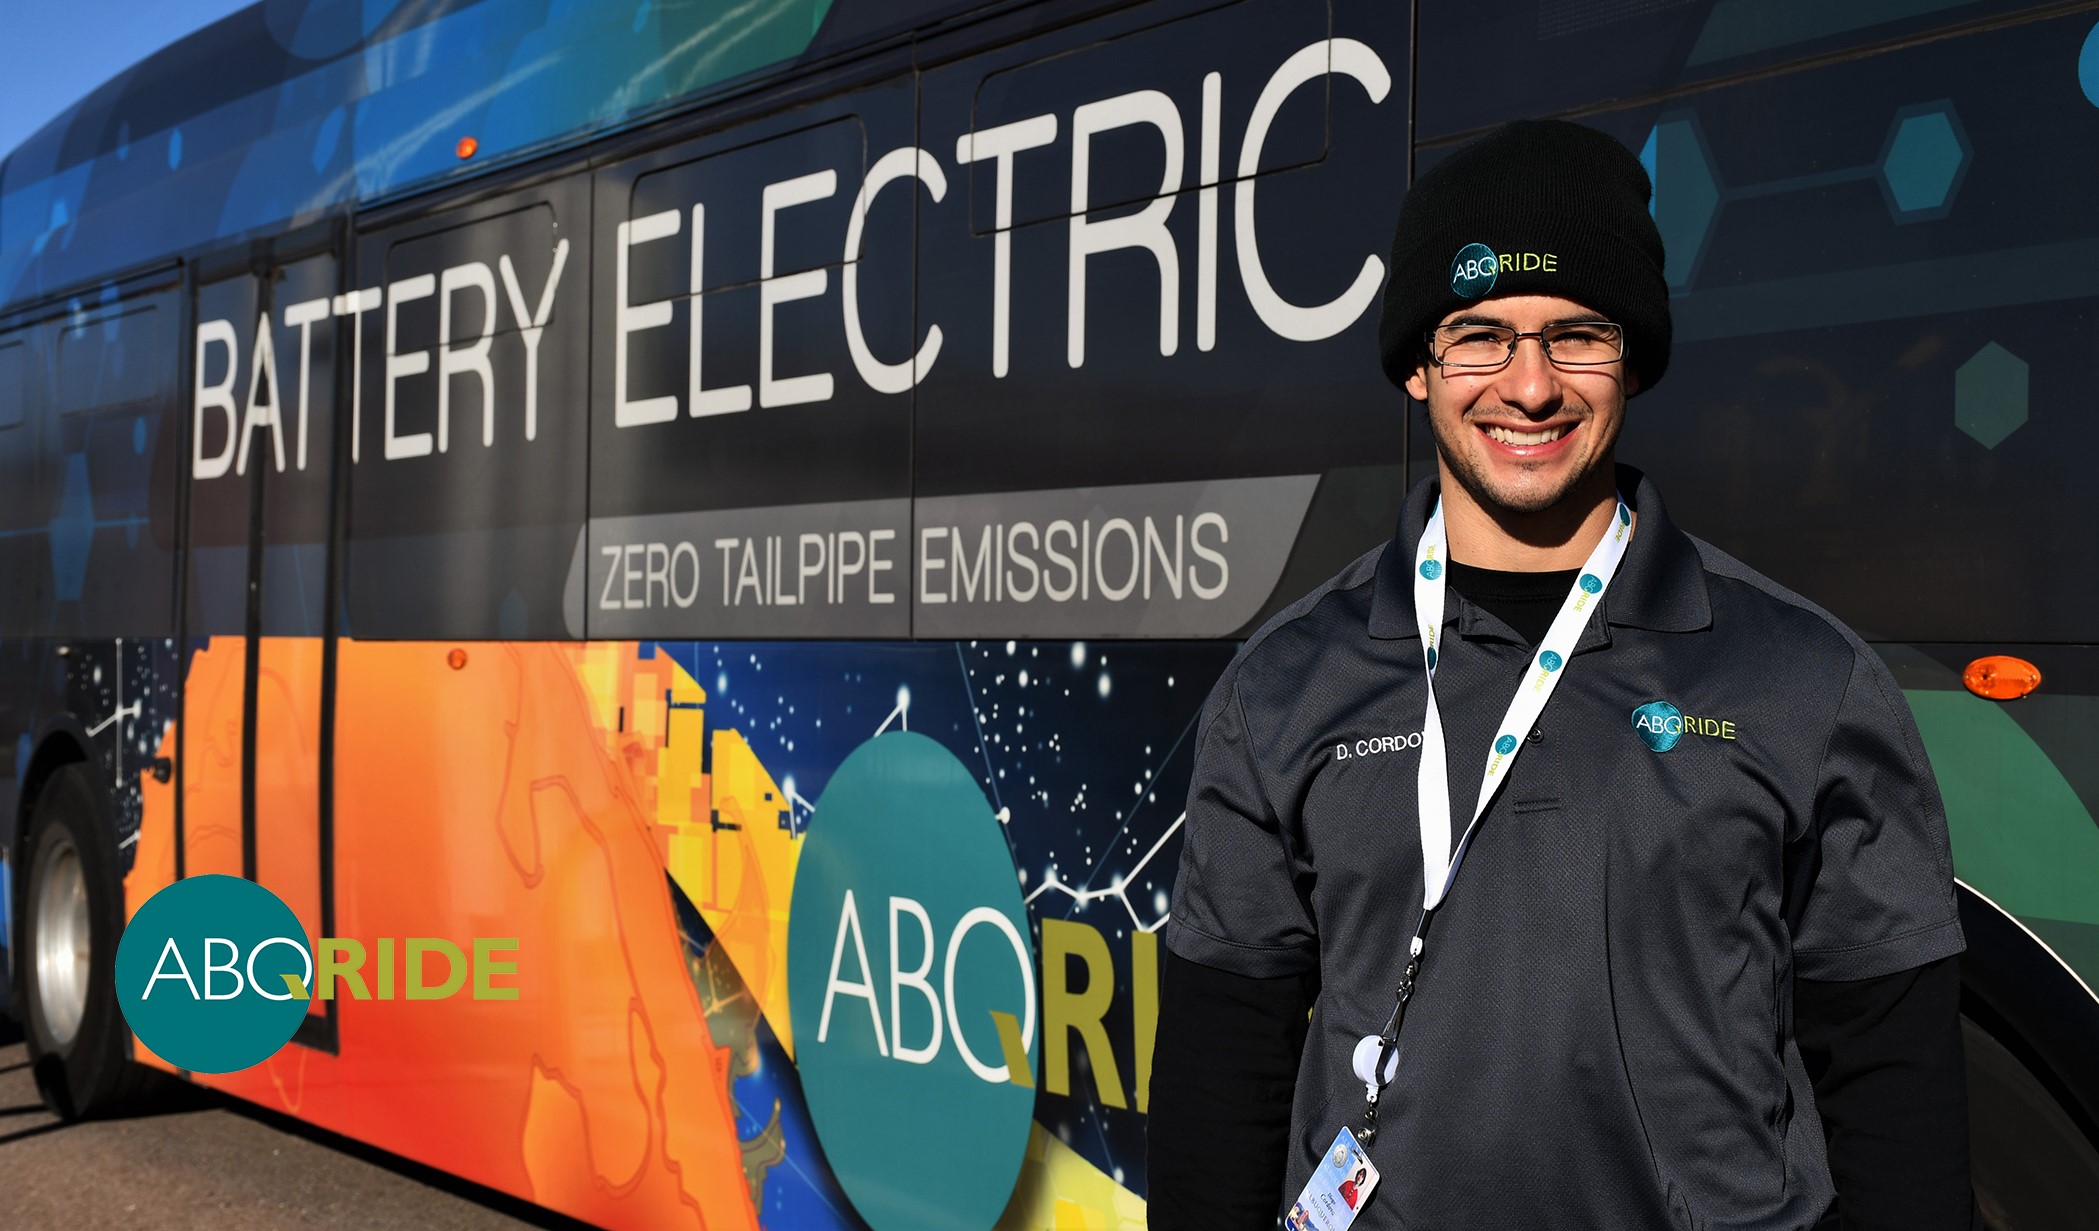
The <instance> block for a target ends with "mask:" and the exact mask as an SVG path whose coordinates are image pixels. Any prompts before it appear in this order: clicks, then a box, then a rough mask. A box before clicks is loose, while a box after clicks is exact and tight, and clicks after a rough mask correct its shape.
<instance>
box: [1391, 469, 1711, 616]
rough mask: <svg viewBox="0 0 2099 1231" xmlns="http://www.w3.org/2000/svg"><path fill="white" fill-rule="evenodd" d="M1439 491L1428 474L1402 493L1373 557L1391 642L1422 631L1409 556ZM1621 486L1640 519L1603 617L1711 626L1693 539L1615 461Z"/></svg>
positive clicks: (1642, 482)
mask: <svg viewBox="0 0 2099 1231" xmlns="http://www.w3.org/2000/svg"><path fill="white" fill-rule="evenodd" d="M1436 490H1437V489H1436V479H1435V476H1433V475H1431V476H1430V477H1428V478H1426V479H1423V480H1422V481H1421V482H1419V483H1416V484H1415V485H1414V488H1413V490H1412V491H1410V492H1408V493H1407V499H1406V504H1405V506H1404V507H1403V508H1401V510H1400V514H1399V528H1398V530H1397V531H1395V532H1394V534H1393V536H1392V541H1391V542H1390V543H1389V544H1387V545H1386V547H1385V554H1384V555H1383V556H1382V557H1381V558H1380V559H1379V560H1378V565H1377V580H1376V583H1375V586H1374V587H1373V590H1372V596H1371V604H1370V635H1371V636H1373V637H1379V638H1384V639H1388V640H1390V639H1399V638H1409V637H1419V636H1420V635H1421V630H1420V629H1419V628H1417V627H1416V626H1415V624H1414V554H1415V552H1416V551H1417V550H1419V548H1420V544H1421V535H1422V532H1423V531H1425V530H1426V529H1427V528H1428V519H1429V513H1430V511H1431V510H1433V509H1434V507H1435V502H1436ZM1618 490H1619V491H1620V492H1623V493H1625V499H1626V503H1627V504H1629V505H1631V506H1632V508H1633V511H1634V512H1635V513H1638V514H1639V515H1640V521H1639V524H1638V525H1637V526H1636V527H1635V528H1634V530H1633V541H1632V542H1631V543H1629V544H1627V545H1626V549H1625V559H1624V560H1623V561H1621V562H1620V563H1619V565H1618V575H1617V576H1616V577H1614V578H1612V580H1611V588H1610V589H1609V590H1607V591H1605V592H1604V596H1603V605H1602V615H1603V620H1604V622H1605V623H1607V624H1616V625H1619V626H1620V627H1625V628H1644V629H1649V630H1651V631H1654V632H1664V633H1688V632H1696V631H1697V630H1699V629H1702V628H1706V627H1709V626H1711V624H1712V622H1713V608H1712V603H1711V600H1710V599H1709V598H1708V597H1707V595H1706V587H1705V565H1704V563H1703V562H1702V561H1701V560H1700V559H1699V557H1698V546H1697V544H1695V543H1693V542H1692V541H1691V536H1690V535H1688V534H1685V533H1684V532H1683V531H1682V530H1680V529H1678V528H1677V526H1676V523H1675V522H1672V521H1670V520H1669V514H1668V511H1667V510H1666V509H1665V508H1663V506H1662V495H1661V493H1660V492H1658V491H1656V490H1655V486H1654V483H1653V482H1652V481H1651V480H1649V479H1648V477H1647V476H1646V475H1644V474H1642V473H1641V472H1640V471H1638V470H1636V469H1634V468H1633V467H1631V466H1624V465H1621V466H1619V467H1618ZM1445 618H1446V620H1448V619H1449V618H1451V615H1450V614H1446V617H1445ZM1461 631H1463V630H1462V629H1461ZM1599 631H1600V630H1592V631H1591V633H1590V634H1588V635H1585V636H1584V637H1583V639H1582V640H1583V642H1584V643H1585V644H1586V643H1587V642H1589V641H1590V640H1592V638H1593V639H1596V640H1602V638H1600V637H1599V636H1598V635H1597V634H1598V632H1599Z"/></svg>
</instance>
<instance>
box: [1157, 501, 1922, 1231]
mask: <svg viewBox="0 0 2099 1231" xmlns="http://www.w3.org/2000/svg"><path fill="white" fill-rule="evenodd" d="M1619 484H1620V490H1621V491H1622V492H1624V493H1625V494H1626V496H1627V497H1628V503H1630V504H1631V505H1632V506H1633V507H1634V509H1635V510H1636V511H1637V513H1638V515H1639V521H1638V523H1637V527H1636V529H1635V532H1634V534H1633V539H1632V543H1631V545H1630V546H1629V548H1628V549H1627V552H1626V556H1625V560H1624V562H1623V564H1622V565H1621V566H1620V568H1619V571H1618V574H1617V576H1616V578H1615V579H1614V580H1613V581H1612V583H1611V586H1610V589H1609V590H1608V591H1607V592H1606V593H1605V595H1604V599H1603V602H1602V604H1601V605H1600V606H1599V607H1598V609H1597V611H1596V612H1595V614H1594V615H1593V616H1592V617H1591V618H1590V621H1589V625H1588V627H1587V628H1586V629H1585V630H1584V632H1583V634H1582V637H1581V640H1580V642H1579V643H1578V645H1577V647H1576V650H1575V653H1574V654H1573V656H1572V657H1571V659H1570V661H1569V663H1568V667H1567V674H1566V677H1565V678H1564V679H1563V680H1562V681H1561V683H1560V685H1559V688H1558V691H1557V692H1555V693H1554V695H1553V697H1552V701H1551V704H1550V705H1549V706H1547V707H1546V710H1545V713H1544V715H1543V717H1542V718H1541V719H1540V720H1539V723H1538V726H1537V729H1536V730H1534V731H1533V732H1532V738H1531V741H1530V743H1529V744H1528V746H1526V747H1525V748H1524V750H1523V752H1522V753H1521V755H1520V756H1519V758H1518V760H1517V763H1516V766H1515V768H1514V770H1513V771H1512V774H1511V776H1510V778H1509V781H1508V782H1507V783H1506V785H1504V786H1503V788H1502V790H1501V793H1500V794H1499V795H1498V796H1497V797H1496V799H1495V800H1494V803H1493V806H1492V807H1491V808H1489V810H1488V812H1487V815H1486V817H1485V818H1484V819H1483V820H1482V821H1481V823H1480V828H1479V831H1478V833H1477V834H1476V835H1475V837H1474V839H1473V843H1472V850H1471V853H1470V854H1469V855H1468V856H1467V857H1466V861H1465V866H1464V870H1463V872H1462V874H1461V875H1460V876H1459V878H1458V881H1457V884H1456V885H1455V886H1454V887H1453V889H1452V890H1451V893H1450V896H1449V898H1448V899H1447V900H1446V902H1445V904H1444V906H1443V908H1442V909H1441V910H1439V911H1438V912H1437V916H1436V919H1435V922H1434V923H1433V925H1432V926H1431V928H1430V932H1429V939H1428V951H1427V956H1426V959H1425V961H1424V964H1423V967H1422V970H1421V974H1420V978H1419V981H1418V987H1417V991H1416V993H1415V996H1414V1000H1413V1002H1412V1004H1411V1005H1410V1007H1409V1009H1408V1013H1407V1019H1406V1025H1405V1030H1404V1032H1403V1034H1402V1037H1401V1053H1400V1054H1401V1058H1400V1070H1399V1078H1398V1080H1397V1081H1396V1082H1395V1083H1394V1084H1393V1086H1392V1087H1390V1088H1389V1089H1388V1091H1387V1093H1386V1096H1385V1102H1384V1104H1383V1108H1382V1110H1381V1112H1380V1120H1381V1132H1380V1135H1379V1136H1378V1138H1377V1142H1376V1145H1375V1147H1374V1148H1373V1149H1372V1151H1371V1156H1372V1158H1373V1159H1374V1160H1375V1161H1376V1162H1377V1164H1378V1166H1379V1168H1380V1169H1381V1171H1382V1175H1383V1178H1382V1180H1381V1182H1380V1184H1379V1187H1378V1189H1377V1191H1376V1193H1375V1194H1374V1195H1373V1196H1372V1198H1371V1200H1370V1202H1369V1204H1368V1205H1367V1207H1366V1208H1365V1210H1364V1212H1363V1214H1362V1215H1361V1216H1360V1218H1359V1219H1358V1221H1357V1223H1356V1227H1357V1228H1359V1229H1368V1228H1402V1227H1403V1228H1409V1229H1410V1231H1457V1229H1461V1228H1480V1229H1488V1228H1491V1229H1493V1231H1509V1229H1511V1228H1524V1229H1526V1231H1528V1229H1532V1228H1570V1229H1571V1228H1607V1229H1609V1231H1627V1229H1633V1228H1656V1229H1669V1228H1674V1229H1678V1231H1689V1229H1691V1228H1701V1229H1713V1231H1718V1229H1720V1228H1758V1229H1768V1231H1800V1229H1802V1228H1806V1227H1808V1226H1810V1225H1811V1224H1813V1223H1814V1222H1815V1221H1816V1219H1817V1218H1818V1217H1820V1215H1821V1214H1822V1213H1823V1212H1824V1211H1825V1210H1826V1209H1827V1208H1828V1206H1829V1204H1830V1202H1831V1199H1832V1195H1833V1194H1832V1190H1831V1186H1830V1179H1829V1170H1828V1165H1827V1163H1826V1161H1825V1157H1824V1149H1823V1139H1822V1127H1821V1123H1820V1121H1819V1118H1818V1117H1817V1115H1816V1114H1815V1102H1814V1092H1813V1089H1812V1087H1811V1086H1810V1084H1809V1081H1808V1077H1807V1074H1806V1071H1805V1070H1804V1068H1803V1067H1802V1064H1801V1059H1800V1053H1799V1049H1798V1048H1797V1047H1796V1045H1795V1043H1794V1040H1793V1031H1792V995H1791V993H1792V985H1793V979H1794V977H1795V976H1796V975H1797V976H1799V977H1802V978H1808V979H1824V980H1842V979H1864V978H1871V977H1874V976H1878V975H1884V974H1891V973H1894V972H1896V971H1900V970H1905V969H1908V968H1910V967H1914V966H1918V965H1922V964H1923V963H1926V962H1930V961H1933V960H1936V959H1938V958H1942V957H1946V956H1948V955H1950V954H1954V953H1958V952H1960V950H1961V948H1962V947H1963V944H1962V939H1961V931H1960V922H1959V919H1958V916H1957V913H1956V909H1955V905H1954V898H1953V873H1952V865H1951V859H1950V858H1949V855H1948V850H1947V840H1946V820H1945V815H1944V812H1943V810H1942V807H1941V805H1940V802H1939V792H1938V787H1937V785H1936V784H1935V783H1934V782H1933V780H1932V775H1931V768H1930V766H1929V765H1928V764H1927V763H1926V761H1925V757H1924V750H1923V746H1922V744H1921V743H1920V741H1919V740H1918V738H1917V731H1916V726H1915V724H1914V723H1913V722H1912V720H1911V718H1910V713H1909V707H1908V705H1907V704H1906V703H1905V702H1904V701H1903V698H1902V694H1901V692H1900V691H1898V690H1897V689H1896V687H1895V683H1894V680H1893V679H1892V678H1891V677H1890V676H1889V674H1888V672H1887V669H1886V668H1885V667H1884V666H1883V665H1882V664H1881V661H1880V659H1879V658H1878V657H1877V656H1876V655H1875V654H1874V653H1873V652H1872V651H1871V650H1870V649H1868V648H1867V647H1866V646H1865V644H1864V643H1863V642H1861V641H1860V640H1859V639H1858V638H1857V637H1856V636H1855V635H1853V634H1852V633H1851V632H1850V631H1849V630H1847V629H1846V628H1844V627H1843V626H1842V625H1841V624H1839V623H1837V621H1836V620H1835V619H1834V618H1832V617H1831V616H1830V615H1829V614H1828V613H1826V612H1824V611H1822V610H1821V609H1819V608H1817V607H1815V606H1813V605H1812V604H1810V603H1808V602H1807V601H1806V600H1805V599H1802V598H1800V597H1799V596H1797V595H1794V594H1792V593H1789V592H1788V591H1786V590H1784V589H1782V588H1780V587H1779V586H1777V585H1776V584H1774V583H1772V582H1771V581H1769V580H1766V579H1765V578H1763V577H1761V576H1759V575H1758V574H1756V573H1754V572H1752V571H1750V570H1749V569H1748V568H1746V567H1744V566H1743V565H1742V564H1741V563H1739V562H1737V561H1735V560H1733V559H1731V558H1729V557H1728V556H1726V555H1724V554H1722V553H1721V552H1719V551H1717V550H1715V549H1714V548H1713V547H1711V546H1709V545H1707V544H1705V543H1702V542H1700V541H1698V540H1696V539H1694V538H1692V537H1690V536H1689V535H1687V534H1685V533H1684V532H1683V531H1681V530H1679V529H1677V528H1676V526H1674V525H1673V524H1672V523H1671V522H1670V521H1669V518H1668V515H1667V514H1666V513H1665V512H1664V511H1663V508H1662V502H1661V499H1660V497H1659V496H1658V495H1657V493H1656V492H1655V490H1654V487H1653V485H1652V484H1651V483H1649V482H1647V481H1646V480H1645V479H1644V478H1642V477H1641V476H1640V474H1639V473H1638V472H1637V471H1634V470H1632V469H1631V468H1629V467H1620V471H1619ZM1434 495H1435V492H1434V486H1433V483H1424V484H1422V485H1420V486H1418V487H1416V488H1415V489H1414V491H1413V492H1412V493H1411V494H1410V495H1409V496H1408V499H1407V504H1406V510H1405V513H1404V515H1403V516H1402V518H1401V521H1400V527H1399V532H1398V535H1397V537H1396V538H1395V539H1394V540H1393V541H1392V542H1391V543H1389V544H1387V545H1386V546H1384V547H1381V548H1379V549H1378V550H1376V551H1373V552H1371V553H1370V554H1369V555H1366V556H1364V557H1363V558H1362V559H1360V560H1357V561H1356V562H1355V563H1354V564H1352V565H1350V566H1349V567H1348V568H1346V569H1344V570H1343V571H1342V572H1341V574H1340V575H1339V576H1337V577H1335V578H1334V579H1333V580H1331V581H1329V582H1328V583H1326V585H1324V586H1322V587H1321V588H1320V589H1318V590H1317V591H1315V592H1313V593H1312V594H1310V595H1307V596H1306V597H1305V598H1304V599H1303V600H1301V601H1299V602H1298V603H1296V604H1294V605H1292V606H1291V607H1289V608H1288V609H1286V610H1284V611H1283V612H1281V613H1280V614H1278V615H1277V616H1276V618H1275V619H1273V620H1271V621H1270V622H1269V623H1268V624H1267V625H1266V626H1264V627H1263V628H1262V629H1261V631H1260V632H1258V633H1256V634H1255V635H1254V636H1253V637H1252V638H1251V639H1250V640H1248V641H1247V643H1246V645H1245V647H1244V648H1243V649H1242V650H1241V652H1240V654H1239V656H1238V657H1237V658H1236V659H1235V660H1234V661H1233V663H1232V666H1231V667H1230V668H1229V669H1228V670H1227V671H1226V672H1225V674H1224V676H1223V678H1222V679H1220V680H1219V681H1218V684H1217V687H1216V690H1215V692H1214V693H1213V694H1212V695H1211V698H1210V701H1209V704H1208V707H1207V709H1206V711H1205V714H1204V718H1203V727H1202V731H1201V734H1200V735H1199V736H1198V739H1197V752H1196V763H1195V777H1194V781H1193V783H1192V785H1191V788H1190V792H1189V800H1188V819H1187V831H1186V844H1185V846H1184V848H1183V852H1182V856H1181V866H1180V874H1179V880H1178V882H1177V884H1176V887H1175V890H1174V899H1173V917H1172V921H1171V923H1170V925H1169V927H1168V930H1167V933H1166V943H1167V945H1168V946H1169V947H1170V948H1172V949H1173V951H1174V952H1176V953H1178V954H1180V955H1181V956H1182V957H1185V958H1188V959H1190V960H1192V961H1196V962H1201V963H1204V964H1206V965H1209V966H1214V967H1218V968H1220V969H1224V970H1228V971H1233V972H1236V973H1239V974H1244V975H1250V976H1263V977H1266V976H1276V975H1283V974H1290V973H1294V972H1301V971H1304V970H1308V969H1311V968H1313V967H1315V966H1316V967H1317V968H1318V970H1319V973H1320V979H1321V991H1320V995H1319V1001H1318V1004H1317V1006H1316V1008H1315V1009H1314V1011H1313V1020H1312V1029H1311V1033H1310V1036H1309V1039H1308V1041H1307V1043H1306V1046H1305V1054H1304V1061H1303V1064H1302V1066H1301V1067H1300V1069H1299V1073H1298V1083H1297V1094H1296V1104H1295V1107H1294V1109H1293V1113H1292V1117H1291V1143H1292V1150H1291V1156H1290V1160H1289V1167H1288V1181H1287V1193H1286V1194H1278V1199H1279V1200H1280V1199H1281V1198H1282V1197H1283V1196H1286V1195H1294V1194H1296V1193H1297V1191H1298V1190H1299V1189H1300V1188H1301V1187H1302V1186H1303V1184H1304V1182H1305V1178H1306V1176H1307V1175H1308V1174H1309V1173H1310V1169H1311V1167H1312V1165H1313V1163H1314V1160H1315V1159H1316V1158H1317V1156H1318V1155H1319V1153H1320V1152H1321V1151H1322V1150H1323V1149H1324V1148H1325V1147H1326V1146H1327V1145H1328V1144H1329V1143H1330V1142H1331V1141H1332V1140H1333V1137H1334V1134H1335V1132H1336V1130H1338V1129H1339V1128H1340V1127H1341V1126H1342V1125H1343V1124H1344V1123H1346V1124H1348V1125H1350V1126H1351V1127H1359V1126H1360V1124H1361V1122H1362V1112H1363V1084H1362V1083H1361V1082H1360V1081H1358V1080H1356V1078H1355V1077H1354V1076H1353V1075H1352V1074H1351V1073H1350V1071H1349V1057H1350V1054H1351V1052H1352V1050H1353V1049H1354V1047H1355V1044H1356V1040H1357V1039H1359V1038H1361V1037H1362V1036H1363V1035H1365V1034H1373V1033H1376V1031H1377V1030H1378V1029H1379V1028H1380V1027H1381V1026H1382V1025H1383V1024H1384V1021H1385V1018H1386V1016H1387V1014H1388V1013H1389V1012H1390V1010H1391V1007H1392V996H1393V989H1394V987H1395V985H1396V984H1397V982H1398V979H1399V976H1400V972H1401V970H1402V969H1403V968H1404V966H1405V959H1406V954H1405V948H1406V941H1407V938H1408V937H1409V936H1410V935H1411V934H1412V928H1413V925H1414V920H1415V917H1416V915H1417V914H1418V912H1419V911H1420V909H1421V847H1420V842H1419V838H1418V836H1417V833H1418V831H1417V827H1416V824H1415V804H1414V800H1415V774H1416V767H1417V765H1418V764H1419V760H1420V756H1421V753H1420V741H1419V739H1418V738H1416V736H1417V734H1418V733H1419V732H1420V730H1421V724H1422V715H1423V706H1424V703H1425V698H1424V694H1423V687H1424V684H1423V672H1422V664H1421V645H1420V636H1419V634H1418V632H1417V631H1416V629H1415V626H1414V618H1413V585H1412V580H1411V575H1412V564H1413V560H1414V554H1415V548H1416V545H1417V543H1418V541H1419V539H1420V536H1421V532H1422V529H1423V526H1424V525H1425V524H1426V522H1427V520H1428V514H1429V511H1430V503H1431V501H1432V500H1433V498H1434ZM1452 595H1453V598H1454V599H1455V598H1456V595H1455V592H1454V591H1453V592H1452ZM1451 625H1455V626H1456V636H1451V635H1450V634H1449V633H1448V632H1446V634H1445V637H1444V641H1443V648H1442V650H1441V658H1440V660H1439V661H1438V664H1437V675H1438V677H1439V681H1438V692H1437V700H1438V702H1439V703H1440V706H1441V709H1442V714H1443V721H1444V724H1445V731H1446V738H1447V741H1448V746H1449V748H1450V750H1451V751H1450V755H1449V774H1450V798H1451V811H1452V818H1451V819H1452V823H1453V826H1454V827H1455V828H1458V829H1462V827H1463V826H1464V824H1465V822H1466V821H1467V820H1468V819H1469V818H1470V816H1471V813H1472V806H1473V804H1474V802H1475V801H1476V800H1477V798H1478V791H1479V781H1480V770H1481V768H1482V765H1483V762H1484V759H1485V756H1486V748H1487V742H1488V741H1489V740H1490V739H1491V738H1493V735H1494V728H1495V725H1496V723H1497V722H1498V721H1499V720H1500V718H1501V715H1502V713H1503V711H1504V709H1505V708H1506V706H1507V705H1508V702H1509V698H1510V697H1511V695H1512V694H1513V693H1514V691H1515V688H1516V685H1517V682H1518V680H1519V679H1520V678H1521V677H1522V676H1523V674H1524V673H1525V671H1526V669H1527V667H1528V665H1529V662H1530V655H1531V650H1530V647H1528V646H1527V645H1526V644H1525V643H1523V642H1522V641H1521V640H1519V639H1518V638H1517V636H1516V635H1515V633H1513V632H1512V631H1511V630H1510V629H1509V628H1508V627H1507V626H1506V625H1505V624H1503V623H1502V622H1501V621H1499V620H1497V619H1495V618H1494V617H1493V616H1491V615H1489V614H1487V613H1486V612H1484V611H1482V610H1480V609H1479V608H1477V607H1474V606H1471V605H1470V604H1468V603H1465V602H1464V601H1462V599H1457V601H1453V602H1451V603H1450V604H1449V609H1448V610H1447V611H1446V613H1445V627H1446V629H1448V628H1449V627H1450V626H1451ZM1658 702H1659V703H1663V704H1661V705H1657V704H1656V703H1658ZM1642 717H1644V718H1645V719H1646V721H1645V722H1644V723H1641V724H1640V725H1636V723H1639V722H1640V719H1641V718H1642ZM1672 717H1673V721H1672ZM1643 727H1644V729H1643ZM1671 736H1673V737H1674V739H1673V743H1672V740H1671ZM1455 836H1456V835H1455V834H1454V835H1453V841H1455ZM1219 1079H1220V1080H1226V1081H1228V1080H1229V1079H1230V1075H1229V1074H1220V1075H1219Z"/></svg>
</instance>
